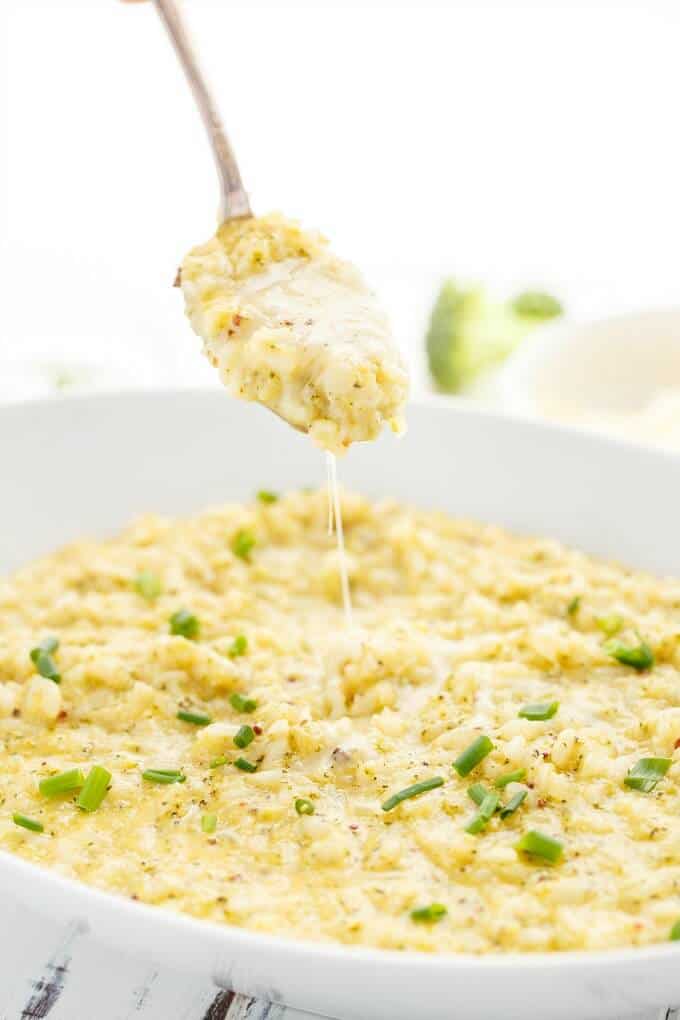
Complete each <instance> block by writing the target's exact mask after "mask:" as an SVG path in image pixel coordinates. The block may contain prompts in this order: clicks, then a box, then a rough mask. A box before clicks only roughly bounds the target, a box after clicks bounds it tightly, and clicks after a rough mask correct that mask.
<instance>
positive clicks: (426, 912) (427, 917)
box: [411, 903, 446, 924]
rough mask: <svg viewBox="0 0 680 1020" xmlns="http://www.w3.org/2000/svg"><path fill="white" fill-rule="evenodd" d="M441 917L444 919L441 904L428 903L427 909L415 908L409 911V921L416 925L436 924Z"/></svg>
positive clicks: (444, 913) (443, 909) (444, 915)
mask: <svg viewBox="0 0 680 1020" xmlns="http://www.w3.org/2000/svg"><path fill="white" fill-rule="evenodd" d="M442 917H446V907H445V906H444V904H443V903H430V905H429V906H427V907H416V909H415V910H412V911H411V920H412V921H415V922H416V923H417V924H436V923H437V921H441V919H442Z"/></svg>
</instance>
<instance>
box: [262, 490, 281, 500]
mask: <svg viewBox="0 0 680 1020" xmlns="http://www.w3.org/2000/svg"><path fill="white" fill-rule="evenodd" d="M257 498H258V499H259V501H260V503H276V502H277V501H278V498H279V494H278V492H271V491H270V490H269V489H260V491H259V492H258V494H257Z"/></svg>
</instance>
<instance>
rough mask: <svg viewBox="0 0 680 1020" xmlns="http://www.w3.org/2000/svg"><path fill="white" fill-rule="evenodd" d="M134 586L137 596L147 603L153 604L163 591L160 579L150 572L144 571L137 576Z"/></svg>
mask: <svg viewBox="0 0 680 1020" xmlns="http://www.w3.org/2000/svg"><path fill="white" fill-rule="evenodd" d="M133 585H134V589H135V591H136V592H137V594H138V595H141V596H142V598H143V599H146V601H147V602H153V601H154V600H155V599H157V598H158V596H159V595H160V593H161V591H162V590H163V589H162V587H161V580H160V578H159V577H158V576H157V575H156V574H152V573H151V571H150V570H142V572H141V574H137V576H136V577H135V579H134V581H133Z"/></svg>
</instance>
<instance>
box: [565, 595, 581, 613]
mask: <svg viewBox="0 0 680 1020" xmlns="http://www.w3.org/2000/svg"><path fill="white" fill-rule="evenodd" d="M580 606H581V596H580V595H574V597H573V599H570V600H569V602H568V603H567V616H576V614H577V613H578V611H579V608H580Z"/></svg>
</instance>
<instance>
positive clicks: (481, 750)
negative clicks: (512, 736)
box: [453, 736, 493, 778]
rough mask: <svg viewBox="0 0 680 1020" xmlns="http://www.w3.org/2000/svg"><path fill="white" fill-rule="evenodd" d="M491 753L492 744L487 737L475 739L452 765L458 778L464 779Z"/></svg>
mask: <svg viewBox="0 0 680 1020" xmlns="http://www.w3.org/2000/svg"><path fill="white" fill-rule="evenodd" d="M491 751H493V744H492V742H491V740H490V739H489V737H487V736H481V737H477V739H476V740H473V741H472V743H471V744H470V746H469V747H466V748H465V750H464V751H463V753H462V754H459V755H458V757H457V758H456V760H455V761H454V763H453V767H454V769H455V770H456V772H457V773H458V775H459V776H461V777H463V778H465V776H468V775H469V774H470V773H471V772H472V770H473V769H474V768H476V767H477V765H479V763H480V761H483V759H484V758H486V756H487V754H489V753H490V752H491Z"/></svg>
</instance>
